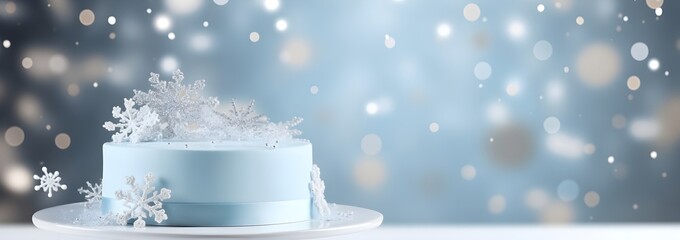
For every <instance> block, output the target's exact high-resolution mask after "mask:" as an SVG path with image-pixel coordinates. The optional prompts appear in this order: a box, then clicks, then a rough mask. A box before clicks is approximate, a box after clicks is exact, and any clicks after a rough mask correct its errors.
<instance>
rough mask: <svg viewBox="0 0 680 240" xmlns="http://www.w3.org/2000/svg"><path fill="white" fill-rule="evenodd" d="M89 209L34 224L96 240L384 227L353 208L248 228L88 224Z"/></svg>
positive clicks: (58, 210) (54, 213) (305, 234)
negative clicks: (330, 217) (326, 215)
mask: <svg viewBox="0 0 680 240" xmlns="http://www.w3.org/2000/svg"><path fill="white" fill-rule="evenodd" d="M87 211H97V210H88V209H86V208H84V206H83V203H71V204H65V205H60V206H56V207H51V208H46V209H43V210H40V211H38V212H36V213H35V214H33V224H35V226H36V227H38V228H40V229H43V230H48V231H55V232H60V233H66V234H74V235H81V236H88V237H94V238H97V239H102V238H104V239H119V238H131V239H136V238H141V237H143V238H145V239H149V238H151V239H168V238H194V239H207V238H212V239H214V238H222V239H225V238H226V239H229V238H249V239H267V238H276V239H305V238H307V239H309V238H322V237H331V236H338V235H344V234H350V233H355V232H360V231H364V230H368V229H372V228H376V227H378V226H380V224H382V221H383V216H382V214H380V213H379V212H376V211H373V210H370V209H365V208H359V207H352V206H346V205H335V206H334V207H333V208H332V212H334V213H338V212H340V213H351V214H349V215H348V216H344V217H338V218H337V219H333V220H311V221H305V222H296V223H286V224H276V225H265V226H247V227H170V226H146V227H145V228H142V229H135V228H134V227H132V226H131V225H128V226H116V225H97V224H87V222H86V221H87V220H86V219H83V216H84V215H83V214H84V213H86V212H87Z"/></svg>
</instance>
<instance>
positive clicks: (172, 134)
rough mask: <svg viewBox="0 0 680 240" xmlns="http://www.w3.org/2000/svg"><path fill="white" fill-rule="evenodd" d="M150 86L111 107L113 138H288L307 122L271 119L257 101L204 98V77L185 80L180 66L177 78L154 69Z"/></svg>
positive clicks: (118, 140) (107, 124)
mask: <svg viewBox="0 0 680 240" xmlns="http://www.w3.org/2000/svg"><path fill="white" fill-rule="evenodd" d="M149 83H150V84H151V88H152V89H151V90H148V91H146V92H144V91H139V90H136V89H135V90H134V91H133V92H134V96H133V97H132V98H130V99H127V98H126V99H124V104H123V107H124V109H122V108H121V107H118V106H116V107H113V110H112V111H111V113H112V115H113V117H114V118H117V119H119V120H118V122H117V123H114V122H110V121H109V122H105V123H104V125H103V126H102V127H104V128H105V129H106V130H108V131H117V132H116V133H114V134H113V136H112V137H111V138H112V140H113V142H115V143H121V142H131V143H139V142H168V141H189V142H196V141H207V142H211V141H215V142H223V141H250V142H265V143H270V144H273V143H275V142H286V141H290V140H293V139H294V137H295V136H297V135H300V134H301V133H302V132H300V131H299V130H297V129H294V128H293V127H295V126H297V125H298V124H300V123H301V122H302V118H298V117H294V118H292V119H291V120H289V121H285V122H278V123H275V122H270V121H269V118H267V116H265V115H262V114H258V113H256V112H255V102H254V101H251V102H250V104H247V105H244V106H239V104H237V102H236V101H235V100H232V101H231V105H229V106H227V107H222V106H221V105H220V101H219V100H218V99H217V98H215V97H204V96H203V95H202V91H203V88H205V81H204V80H198V81H195V82H194V83H193V84H184V74H183V73H182V72H181V71H180V70H179V69H178V70H176V71H175V72H173V76H172V81H164V80H160V76H159V75H158V74H156V73H151V77H149Z"/></svg>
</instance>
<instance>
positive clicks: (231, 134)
mask: <svg viewBox="0 0 680 240" xmlns="http://www.w3.org/2000/svg"><path fill="white" fill-rule="evenodd" d="M220 114H221V116H222V117H223V118H224V120H225V121H224V126H222V131H224V135H225V136H227V138H228V139H231V140H239V141H240V140H263V141H278V140H285V139H291V138H293V137H295V136H297V135H300V134H301V133H302V132H300V130H297V129H292V128H293V127H295V126H297V125H298V124H300V123H301V122H302V118H298V117H295V118H293V119H291V120H290V121H287V122H283V123H272V122H269V119H268V118H267V116H265V115H263V114H257V113H255V101H254V100H252V101H250V104H248V106H247V107H238V106H237V105H236V101H235V100H232V101H231V109H230V110H229V112H227V113H220ZM274 146H275V145H274Z"/></svg>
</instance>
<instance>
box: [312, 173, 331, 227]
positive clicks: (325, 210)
mask: <svg viewBox="0 0 680 240" xmlns="http://www.w3.org/2000/svg"><path fill="white" fill-rule="evenodd" d="M310 177H311V181H310V182H309V190H310V192H311V193H312V200H313V202H314V207H315V208H316V211H317V213H318V214H319V216H320V217H321V218H322V219H326V218H328V217H329V216H330V214H331V209H330V207H328V202H326V196H325V195H324V191H325V190H326V185H325V184H324V182H323V180H321V169H319V167H318V166H316V164H314V166H312V171H311V173H310Z"/></svg>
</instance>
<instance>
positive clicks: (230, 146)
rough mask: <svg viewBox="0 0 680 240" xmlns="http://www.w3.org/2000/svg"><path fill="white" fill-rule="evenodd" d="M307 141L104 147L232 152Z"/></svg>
mask: <svg viewBox="0 0 680 240" xmlns="http://www.w3.org/2000/svg"><path fill="white" fill-rule="evenodd" d="M310 144H311V143H309V141H306V140H302V139H295V140H291V141H285V142H278V143H268V142H263V141H165V142H140V143H129V142H122V143H115V142H112V143H105V144H104V145H108V146H113V147H125V148H143V149H157V150H187V151H233V150H271V149H277V148H278V149H286V148H293V147H301V146H307V145H310Z"/></svg>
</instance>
